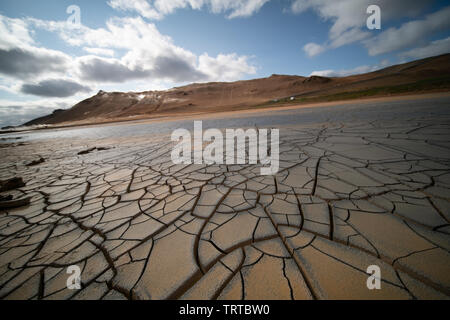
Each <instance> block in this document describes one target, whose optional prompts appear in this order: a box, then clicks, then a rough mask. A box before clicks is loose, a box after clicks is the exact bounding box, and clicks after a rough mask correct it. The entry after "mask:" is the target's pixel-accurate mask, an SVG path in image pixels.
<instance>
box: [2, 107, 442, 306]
mask: <svg viewBox="0 0 450 320" xmlns="http://www.w3.org/2000/svg"><path fill="white" fill-rule="evenodd" d="M410 103H412V102H410ZM448 107H449V103H448V99H447V100H445V101H444V103H443V106H441V107H440V108H437V109H436V108H435V109H432V108H431V107H430V106H423V109H422V113H421V114H419V113H417V112H416V113H415V114H414V117H410V118H408V117H406V116H405V113H403V114H402V113H398V114H397V113H394V112H393V113H392V116H391V117H389V116H388V117H385V119H383V120H382V121H378V120H377V119H374V118H373V117H371V119H357V118H355V117H353V118H352V119H350V118H347V119H340V120H339V121H338V120H336V119H333V118H332V117H331V118H330V119H329V120H328V121H327V122H323V123H322V122H317V123H309V124H302V125H290V126H282V127H279V128H280V137H281V141H280V142H281V145H280V153H281V155H280V158H281V162H280V167H281V169H280V172H279V173H278V174H277V175H276V176H274V177H272V176H259V172H260V168H259V167H258V166H237V165H236V166H225V165H212V166H201V165H189V166H184V165H173V164H172V162H171V160H170V152H171V148H172V146H173V145H172V143H170V142H169V141H170V135H169V134H170V133H168V134H166V133H162V134H159V135H154V134H153V135H149V136H140V137H127V138H123V139H121V138H114V139H98V140H94V139H91V140H81V139H78V140H77V139H70V140H68V139H54V140H48V141H31V142H25V143H22V144H20V145H15V146H13V145H10V146H5V145H3V148H1V149H0V152H1V155H2V156H1V160H0V180H5V179H8V178H13V177H22V178H23V180H24V182H25V183H26V186H25V187H21V188H19V189H17V190H14V191H12V192H7V193H2V195H11V194H12V195H13V196H14V197H15V198H19V199H20V198H21V197H31V204H30V205H29V206H25V207H20V208H15V209H8V210H2V211H0V298H2V299H156V300H157V299H251V300H259V299H448V298H449V297H450V255H449V249H450V236H449V234H450V224H449V221H450V202H449V201H450V192H449V190H450V170H449V168H450V116H449V112H448V111H446V110H448ZM430 110H431V111H430ZM344 111H345V110H344ZM386 112H387V113H388V114H389V112H390V111H386ZM188 123H190V124H187V125H186V126H192V123H191V122H188ZM93 148H97V149H93ZM84 150H93V151H91V152H89V153H84V152H83V151H84ZM80 152H81V154H79V153H80ZM41 157H42V158H44V159H45V162H43V163H41V164H38V165H36V166H32V167H27V164H28V163H30V162H31V161H34V160H37V159H40V158H41ZM71 265H78V266H79V267H80V268H81V270H82V273H81V279H82V290H78V291H73V290H68V289H66V281H67V278H68V277H69V275H68V274H67V273H66V271H67V268H68V266H71ZM370 265H378V266H379V267H380V268H381V276H382V284H381V286H382V289H381V290H368V289H367V287H366V281H367V278H368V276H369V275H368V274H366V270H367V267H368V266H370Z"/></svg>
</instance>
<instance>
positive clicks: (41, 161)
mask: <svg viewBox="0 0 450 320" xmlns="http://www.w3.org/2000/svg"><path fill="white" fill-rule="evenodd" d="M44 162H45V159H44V158H40V159H39V160H34V161H32V162H30V163H29V164H27V167H34V166H37V165H39V164H41V163H44Z"/></svg>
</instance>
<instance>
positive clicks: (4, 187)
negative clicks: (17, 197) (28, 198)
mask: <svg viewBox="0 0 450 320" xmlns="http://www.w3.org/2000/svg"><path fill="white" fill-rule="evenodd" d="M22 187H25V183H24V182H23V180H22V178H13V179H9V180H5V181H0V192H4V191H9V190H14V189H18V188H22Z"/></svg>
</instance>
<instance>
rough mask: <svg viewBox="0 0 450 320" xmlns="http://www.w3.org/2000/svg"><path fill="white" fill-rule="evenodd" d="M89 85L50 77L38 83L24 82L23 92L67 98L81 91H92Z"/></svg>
mask: <svg viewBox="0 0 450 320" xmlns="http://www.w3.org/2000/svg"><path fill="white" fill-rule="evenodd" d="M90 91H91V89H90V88H89V87H87V86H82V85H81V84H79V83H77V82H74V81H71V80H65V79H49V80H44V81H41V82H39V83H37V84H23V85H22V87H21V92H22V93H25V94H32V95H35V96H41V97H58V98H65V97H70V96H73V95H75V94H77V93H79V92H90Z"/></svg>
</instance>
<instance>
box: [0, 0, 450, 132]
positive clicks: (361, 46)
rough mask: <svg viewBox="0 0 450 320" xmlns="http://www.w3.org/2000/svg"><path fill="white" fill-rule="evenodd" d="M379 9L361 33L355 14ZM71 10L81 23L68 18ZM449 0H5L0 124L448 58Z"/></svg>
mask: <svg viewBox="0 0 450 320" xmlns="http://www.w3.org/2000/svg"><path fill="white" fill-rule="evenodd" d="M371 4H376V5H378V6H379V7H380V9H381V29H380V30H369V29H368V28H367V26H366V20H367V18H368V17H369V14H367V12H366V9H367V7H368V6H369V5H371ZM71 5H76V6H78V7H79V8H80V13H81V15H80V18H81V20H80V23H81V24H80V25H79V26H78V25H77V26H75V27H74V26H73V25H70V24H69V23H68V22H67V19H68V17H69V16H70V14H67V12H66V10H67V8H68V7H69V6H71ZM449 5H450V4H449V3H448V1H424V0H396V1H392V0H341V1H335V0H108V1H100V0H99V1H87V0H83V1H81V0H79V1H76V0H67V1H66V0H59V1H53V0H42V1H31V0H14V1H12V0H11V1H10V0H5V1H1V2H0V126H6V125H17V124H20V123H23V122H25V121H28V120H30V119H32V118H34V117H37V116H41V115H45V114H48V113H50V112H52V111H53V110H54V109H58V108H68V107H71V106H72V105H74V104H75V103H77V102H79V101H80V100H82V99H85V98H87V97H90V96H92V95H93V94H95V93H96V92H97V91H98V90H100V89H102V90H105V91H144V90H162V89H166V88H171V87H173V86H179V85H183V84H186V83H190V82H208V81H234V80H241V79H252V78H259V77H266V76H270V75H271V74H274V73H276V74H297V75H303V76H309V75H311V74H318V75H323V76H345V75H349V74H355V73H362V72H368V71H372V70H376V69H379V68H382V67H385V66H388V65H391V64H397V63H400V62H406V61H411V60H415V59H420V58H424V57H427V56H432V55H437V54H442V53H447V52H450V6H449Z"/></svg>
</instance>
